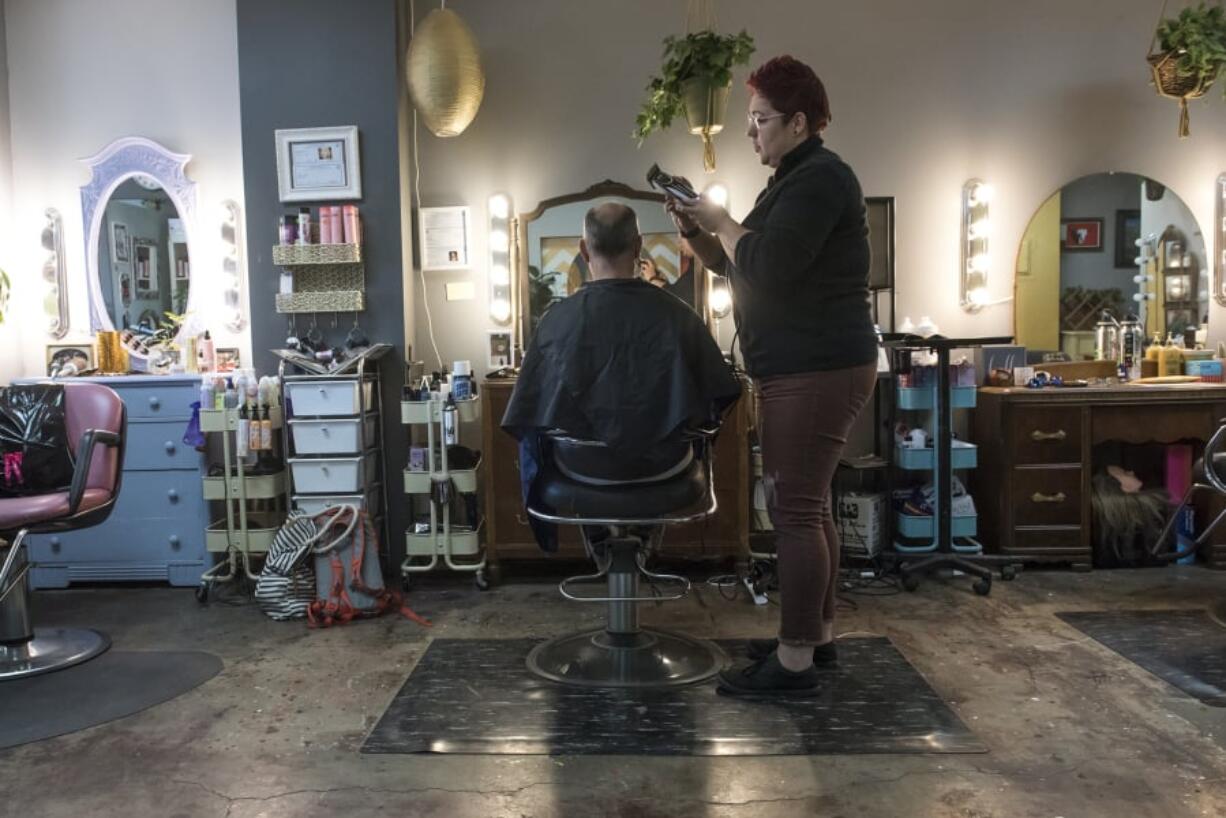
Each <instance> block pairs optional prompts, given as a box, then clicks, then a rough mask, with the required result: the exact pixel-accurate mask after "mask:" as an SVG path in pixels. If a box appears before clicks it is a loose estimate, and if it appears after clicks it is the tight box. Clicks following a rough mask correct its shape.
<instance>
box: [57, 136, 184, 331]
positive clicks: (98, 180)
mask: <svg viewBox="0 0 1226 818" xmlns="http://www.w3.org/2000/svg"><path fill="white" fill-rule="evenodd" d="M191 159H192V157H191V155H190V154H184V153H173V152H172V151H169V150H167V149H166V148H164V147H163V146H161V145H159V144H158V143H157V142H154V141H153V140H151V139H145V138H144V137H140V136H128V137H124V138H123V139H117V140H115V141H114V142H112V143H111V144H110V145H107V146H106V147H105V148H103V149H102V151H101V152H100V153H98V154H96V155H94V156H91V157H90V158H88V159H83V160H82V161H83V162H84V163H85V164H86V165H88V166H89V169H90V172H91V173H92V176H91V178H90V180H89V183H88V184H87V185H85V186H84V187H82V188H81V216H82V219H81V223H82V225H84V227H85V269H86V271H87V275H86V281H87V282H88V286H89V323H90V329H91V330H92V331H94V332H97V331H99V330H113V329H115V325H114V322H113V321H112V320H111V317H110V316H109V315H108V314H107V311H106V303H105V301H104V300H103V298H102V284H101V281H100V279H99V275H98V251H99V246H100V241H101V233H102V216H103V213H104V212H105V211H106V203H107V202H108V201H109V200H110V198H111V194H112V193H114V192H115V189H116V188H117V187H119V186H120V185H121V184H122V183H123V182H124V181H126V180H128V179H131V178H133V177H135V176H139V175H144V176H148V177H151V178H153V179H155V180H156V181H157V183H158V184H160V185H161V186H162V189H163V190H165V191H166V195H167V196H169V197H170V201H171V202H172V203H173V204H174V206H175V209H176V210H178V212H179V213H178V215H179V218H180V219H181V220H182V222H183V229H184V231H186V233H187V246H188V248H189V253H190V252H191V248H194V247H195V246H196V241H195V237H196V183H195V182H193V181H191V180H190V179H188V178H187V173H186V171H185V168H186V167H187V163H188V162H190V161H191ZM192 283H193V282H191V281H189V282H188V291H187V308H186V309H185V310H184V313H185V314H186V315H187V316H188V318H186V319H184V321H183V326H182V327H181V329H180V334H181V335H182V334H195V325H196V324H198V323H199V318H198V317H196V316H197V313H196V309H197V307H198V305H199V304H200V303H201V295H200V293H199V290H200V287H199V286H198V282H196V283H197V286H191V285H192ZM132 354H133V355H136V354H137V353H135V352H133V353H132Z"/></svg>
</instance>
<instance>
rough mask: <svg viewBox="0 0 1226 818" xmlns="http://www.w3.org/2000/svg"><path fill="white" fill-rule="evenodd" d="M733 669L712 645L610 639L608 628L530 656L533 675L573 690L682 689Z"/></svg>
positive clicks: (678, 638)
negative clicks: (575, 688) (600, 688)
mask: <svg viewBox="0 0 1226 818" xmlns="http://www.w3.org/2000/svg"><path fill="white" fill-rule="evenodd" d="M727 663H728V657H727V655H725V654H724V652H723V651H722V650H721V649H720V648H719V647H717V646H716V645H715V644H713V643H712V642H708V641H707V640H705V639H694V638H691V637H689V636H683V635H682V634H679V633H669V632H667V631H657V630H653V629H649V628H644V629H643V630H641V631H638V632H637V633H633V634H627V635H618V634H611V633H609V632H608V631H607V630H605V629H604V628H597V629H594V630H589V631H583V632H580V633H571V634H567V635H565V636H559V637H557V638H555V639H550V640H549V641H548V642H543V643H541V644H539V645H537V646H536V647H535V648H533V649H532V651H531V652H530V653H529V654H528V660H527V664H528V670H530V671H531V672H532V673H534V674H536V675H537V676H540V677H541V678H543V679H547V680H549V681H551V682H560V683H561V684H565V685H572V686H574V687H616V688H653V687H680V686H682V685H688V684H694V683H695V682H701V681H705V680H707V679H710V678H711V677H712V676H714V675H715V674H716V673H718V672H719V671H720V670H722V669H723V668H724V667H725V665H727Z"/></svg>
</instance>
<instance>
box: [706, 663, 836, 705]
mask: <svg viewBox="0 0 1226 818" xmlns="http://www.w3.org/2000/svg"><path fill="white" fill-rule="evenodd" d="M818 681H819V676H818V672H817V668H815V667H813V666H812V665H810V666H809V667H807V668H805V669H804V670H800V671H792V670H788V669H787V668H785V667H784V666H783V665H781V664H779V657H778V656H776V655H775V654H774V653H772V654H770V655H769V656H767V657H766V658H765V659H762V660H761V661H758V662H753V663H751V664H749V665H744V666H741V667H734V668H730V669H728V670H721V671H720V673H719V690H720V692H721V693H724V694H726V695H729V696H785V697H796V698H800V697H807V696H816V695H817V692H818V689H819V688H818Z"/></svg>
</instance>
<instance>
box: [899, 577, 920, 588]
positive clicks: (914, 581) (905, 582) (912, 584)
mask: <svg viewBox="0 0 1226 818" xmlns="http://www.w3.org/2000/svg"><path fill="white" fill-rule="evenodd" d="M902 587H903V588H904V589H906V590H908V591H915V590H916V589H918V588H919V578H918V577H916V576H915V575H913V574H903V575H902Z"/></svg>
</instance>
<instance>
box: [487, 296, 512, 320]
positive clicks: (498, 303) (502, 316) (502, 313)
mask: <svg viewBox="0 0 1226 818" xmlns="http://www.w3.org/2000/svg"><path fill="white" fill-rule="evenodd" d="M510 317H511V302H510V301H507V300H506V299H505V298H498V299H495V300H494V301H491V302H490V318H493V319H494V320H495V321H497V322H499V323H502V322H503V321H506V320H507V319H508V318H510Z"/></svg>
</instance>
